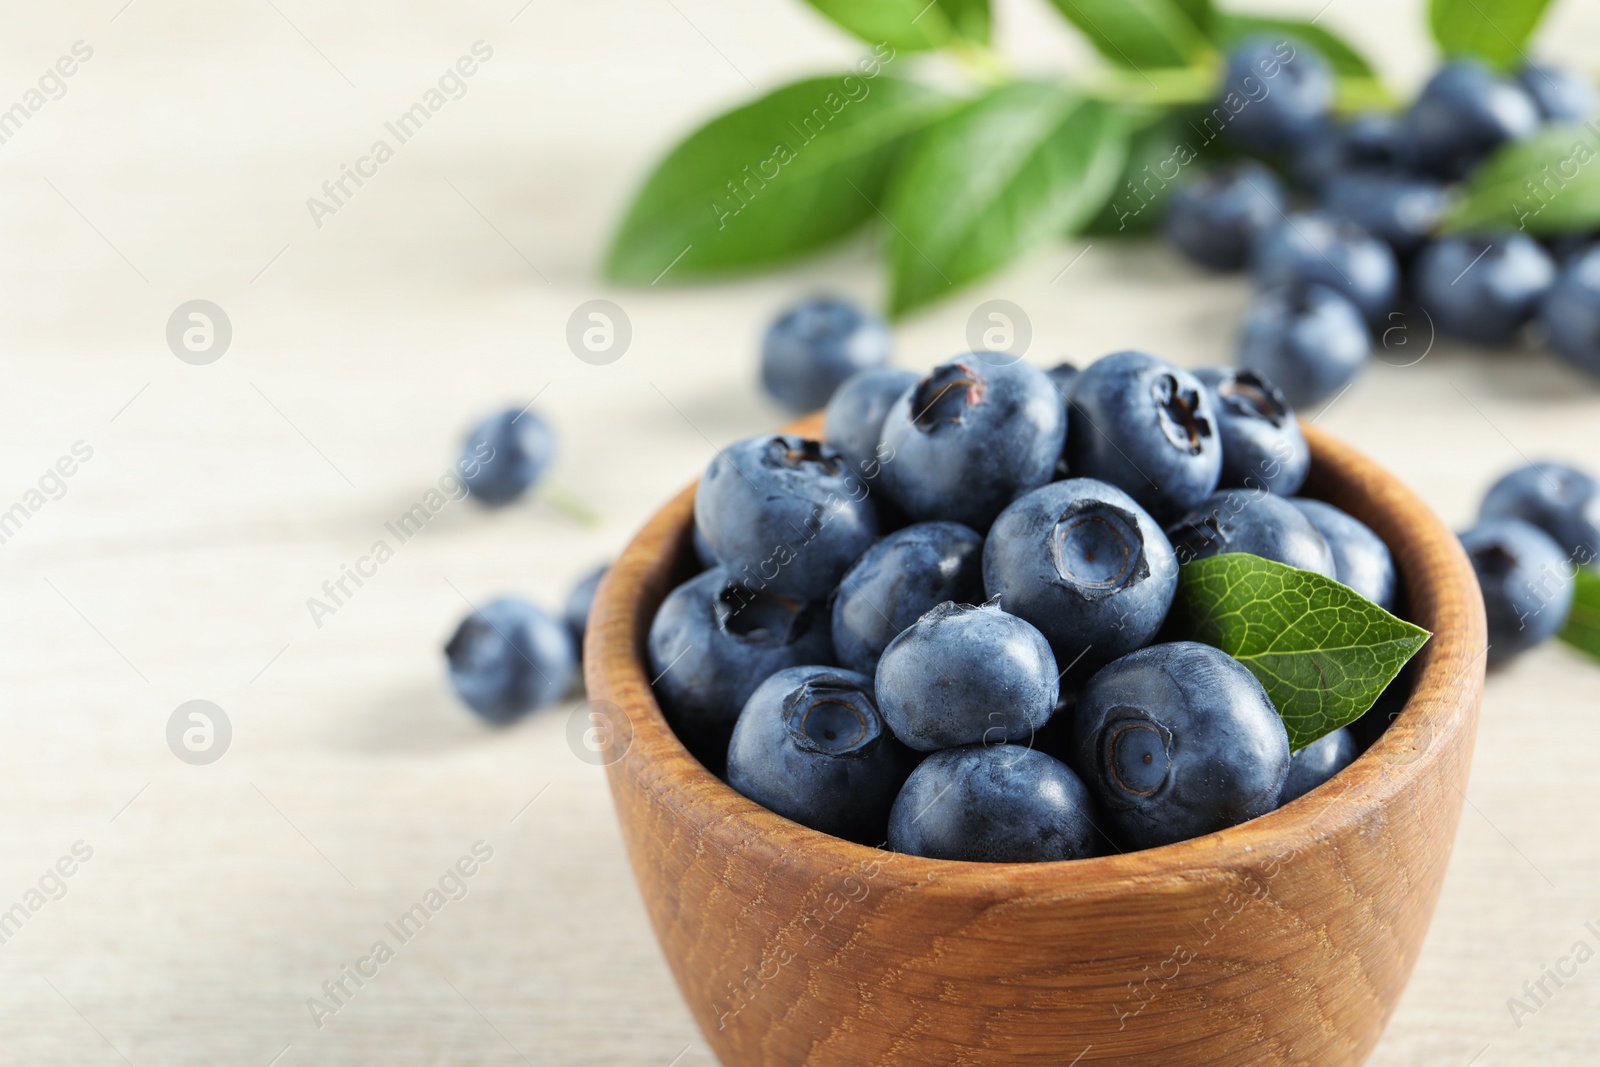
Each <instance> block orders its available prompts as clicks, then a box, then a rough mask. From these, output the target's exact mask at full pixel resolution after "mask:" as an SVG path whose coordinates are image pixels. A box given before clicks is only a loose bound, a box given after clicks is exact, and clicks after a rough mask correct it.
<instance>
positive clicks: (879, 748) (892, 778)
mask: <svg viewBox="0 0 1600 1067" xmlns="http://www.w3.org/2000/svg"><path fill="white" fill-rule="evenodd" d="M916 762H917V758H916V756H915V755H914V754H913V753H912V752H911V750H910V749H908V748H906V747H905V746H904V745H902V744H901V743H900V742H899V741H896V740H895V738H894V735H893V734H891V733H890V732H889V728H888V727H887V726H886V725H884V721H883V717H882V716H881V715H880V714H878V708H877V705H876V704H874V703H873V700H872V680H871V679H869V678H867V677H866V676H864V675H861V674H856V673H855V672H853V671H842V670H839V669H837V668H834V667H790V668H788V669H787V670H782V671H779V672H778V673H777V674H774V675H773V676H772V677H771V678H768V679H767V680H766V681H764V682H762V683H761V685H760V687H758V688H757V689H756V691H755V692H754V693H752V694H751V695H750V699H749V700H748V701H747V702H746V703H745V706H744V710H743V711H741V712H740V713H739V721H738V722H737V723H736V724H735V725H734V728H733V739H732V741H731V742H730V743H729V745H728V784H729V785H731V786H732V787H733V788H735V789H737V790H738V791H739V792H741V793H743V794H744V795H745V796H747V797H749V798H750V799H751V800H753V801H755V802H756V803H757V804H760V805H761V806H762V807H764V808H767V809H768V810H769V811H774V812H777V813H778V814H779V815H782V816H783V817H784V818H786V819H793V820H794V821H795V822H797V823H800V824H802V825H804V826H809V827H811V829H813V830H819V831H821V832H822V833H825V834H832V835H833V836H835V837H842V838H845V839H847V840H850V841H858V842H860V843H861V844H864V845H881V844H883V842H884V838H885V835H886V832H887V830H888V826H889V809H890V808H891V807H892V806H893V805H894V799H895V797H896V796H897V795H899V792H900V787H901V785H903V784H904V783H905V780H906V776H907V775H909V774H910V773H911V769H912V768H913V767H914V766H916Z"/></svg>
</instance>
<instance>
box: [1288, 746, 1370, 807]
mask: <svg viewBox="0 0 1600 1067" xmlns="http://www.w3.org/2000/svg"><path fill="white" fill-rule="evenodd" d="M1355 760H1356V739H1355V738H1354V737H1352V736H1351V735H1350V731H1349V730H1345V729H1338V730H1334V731H1333V732H1332V733H1328V734H1324V735H1322V736H1321V737H1320V738H1318V739H1317V740H1315V741H1313V742H1311V744H1309V745H1307V746H1306V747H1305V748H1302V749H1301V750H1300V751H1298V752H1296V753H1295V754H1294V755H1292V756H1290V757H1289V777H1288V778H1286V779H1284V783H1283V795H1282V797H1281V798H1280V799H1279V801H1278V804H1279V806H1280V807H1281V806H1282V805H1284V804H1287V803H1289V801H1291V800H1299V799H1300V798H1301V797H1303V796H1305V795H1306V794H1307V793H1309V792H1311V791H1312V790H1313V789H1315V788H1316V787H1317V786H1319V785H1321V784H1322V783H1323V782H1326V781H1327V780H1328V779H1330V778H1332V777H1333V776H1334V775H1336V774H1338V773H1339V772H1340V771H1342V770H1344V769H1345V768H1346V767H1348V766H1350V764H1352V763H1354V762H1355Z"/></svg>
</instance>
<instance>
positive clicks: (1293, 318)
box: [1239, 283, 1372, 408]
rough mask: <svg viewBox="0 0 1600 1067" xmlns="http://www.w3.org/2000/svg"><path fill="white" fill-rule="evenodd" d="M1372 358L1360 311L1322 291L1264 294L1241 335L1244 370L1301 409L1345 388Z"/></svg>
mask: <svg viewBox="0 0 1600 1067" xmlns="http://www.w3.org/2000/svg"><path fill="white" fill-rule="evenodd" d="M1371 358H1372V336H1371V335H1370V334H1369V333H1368V332H1367V324H1366V323H1365V322H1364V321H1363V320H1362V318H1361V312H1360V310H1359V309H1358V308H1357V307H1356V306H1355V305H1354V304H1352V303H1351V302H1350V301H1348V300H1346V299H1345V298H1344V297H1342V296H1340V295H1339V294H1338V293H1337V292H1335V291H1334V290H1332V289H1329V288H1328V287H1326V286H1323V285H1307V284H1304V283H1302V284H1298V285H1288V286H1283V287H1282V288H1278V289H1271V290H1268V291H1267V292H1264V293H1262V294H1261V295H1260V296H1258V297H1256V299H1255V302H1254V303H1252V304H1251V305H1250V310H1249V311H1247V312H1246V313H1245V317H1244V325H1243V327H1242V328H1241V330H1240V338H1239V363H1240V365H1241V366H1244V367H1246V368H1248V369H1249V370H1253V371H1255V372H1256V373H1258V374H1261V375H1264V376H1265V377H1267V378H1269V379H1271V380H1272V381H1273V382H1276V383H1277V385H1278V387H1279V388H1280V389H1282V390H1283V394H1284V396H1286V397H1287V398H1288V399H1289V401H1290V402H1291V403H1293V404H1294V405H1295V406H1296V407H1300V408H1304V407H1309V406H1311V405H1312V404H1315V403H1317V402H1318V401H1320V400H1325V399H1327V398H1328V397H1330V396H1332V395H1333V394H1334V393H1336V392H1338V391H1339V390H1340V389H1342V388H1344V386H1345V385H1346V384H1347V383H1348V382H1349V381H1350V380H1351V379H1352V378H1354V377H1355V376H1356V375H1357V374H1358V373H1360V371H1361V369H1362V368H1363V367H1365V366H1366V365H1367V362H1368V361H1369V360H1370V359H1371Z"/></svg>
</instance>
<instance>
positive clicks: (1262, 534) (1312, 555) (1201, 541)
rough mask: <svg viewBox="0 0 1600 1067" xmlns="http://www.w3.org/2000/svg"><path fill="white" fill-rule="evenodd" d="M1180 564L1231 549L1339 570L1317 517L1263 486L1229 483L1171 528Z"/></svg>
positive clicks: (1297, 564) (1321, 570) (1306, 568)
mask: <svg viewBox="0 0 1600 1067" xmlns="http://www.w3.org/2000/svg"><path fill="white" fill-rule="evenodd" d="M1167 536H1168V537H1169V538H1170V539H1171V541H1172V550H1173V552H1175V553H1176V554H1177V557H1178V562H1179V563H1180V564H1183V563H1188V562H1190V561H1191V560H1197V559H1208V558H1210V557H1211V556H1220V555H1224V554H1227V553H1230V552H1248V553H1249V554H1250V555H1252V556H1260V557H1262V558H1263V559H1272V560H1277V561H1278V562H1279V563H1285V564H1288V565H1289V566H1291V567H1298V568H1300V569H1301V570H1303V571H1315V572H1316V573H1318V574H1322V575H1326V576H1327V577H1329V578H1332V577H1333V576H1334V561H1333V552H1332V550H1330V549H1329V548H1328V542H1327V541H1326V540H1325V539H1324V538H1323V536H1322V534H1320V533H1318V532H1317V528H1316V527H1315V526H1313V525H1312V524H1311V520H1310V519H1308V518H1306V517H1305V516H1304V515H1303V514H1301V513H1300V510H1299V509H1298V508H1296V507H1295V506H1294V505H1293V504H1291V503H1289V501H1288V500H1287V499H1286V498H1284V497H1281V496H1278V495H1276V494H1274V493H1269V492H1267V491H1265V490H1263V489H1224V490H1221V491H1220V492H1217V493H1213V494H1212V495H1211V496H1209V497H1207V498H1206V499H1205V500H1204V501H1203V502H1202V503H1201V504H1200V506H1199V507H1197V508H1195V509H1194V510H1193V511H1191V512H1190V513H1189V514H1188V515H1185V516H1184V517H1183V518H1182V519H1181V520H1179V522H1178V523H1177V524H1176V525H1174V526H1173V527H1172V528H1171V529H1169V530H1168V531H1167Z"/></svg>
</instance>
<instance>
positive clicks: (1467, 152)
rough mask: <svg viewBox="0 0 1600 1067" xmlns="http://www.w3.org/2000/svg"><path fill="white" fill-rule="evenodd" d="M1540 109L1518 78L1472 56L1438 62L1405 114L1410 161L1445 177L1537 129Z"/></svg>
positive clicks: (1464, 171) (1450, 178) (1450, 177)
mask: <svg viewBox="0 0 1600 1067" xmlns="http://www.w3.org/2000/svg"><path fill="white" fill-rule="evenodd" d="M1539 123H1540V116H1539V109H1538V108H1537V107H1536V106H1535V105H1534V101H1533V99H1532V98H1531V97H1530V96H1529V95H1528V92H1527V90H1526V89H1524V88H1523V87H1522V86H1521V85H1519V84H1518V83H1517V82H1514V81H1511V80H1510V79H1508V78H1502V77H1500V76H1499V75H1497V74H1495V73H1494V72H1492V71H1490V70H1489V69H1488V68H1487V67H1485V66H1484V65H1483V64H1481V63H1479V62H1477V61H1476V60H1471V59H1456V60H1452V61H1450V62H1449V63H1446V64H1445V65H1444V66H1442V67H1440V68H1439V71H1438V73H1436V74H1435V75H1434V76H1433V77H1432V78H1431V79H1429V81H1428V84H1427V85H1425V86H1423V88H1422V92H1421V93H1419V94H1418V95H1417V98H1416V100H1415V101H1413V102H1412V104H1411V109H1410V110H1409V111H1408V112H1407V113H1406V117H1405V141H1404V143H1405V145H1406V152H1407V162H1408V163H1409V164H1410V165H1411V166H1412V167H1413V168H1415V169H1417V170H1422V171H1426V172H1428V173H1430V174H1433V175H1436V176H1437V177H1440V178H1443V179H1445V180H1446V181H1456V180H1458V179H1460V178H1464V177H1466V175H1467V172H1468V171H1470V170H1472V168H1473V167H1475V166H1477V165H1478V163H1479V162H1480V161H1481V160H1483V159H1484V158H1485V157H1486V156H1488V155H1489V153H1490V152H1492V151H1494V150H1495V149H1496V148H1498V147H1500V146H1501V145H1502V144H1505V143H1506V142H1507V141H1520V140H1522V139H1523V138H1525V137H1527V136H1529V135H1530V134H1532V133H1533V132H1534V130H1536V129H1538V127H1539Z"/></svg>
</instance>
